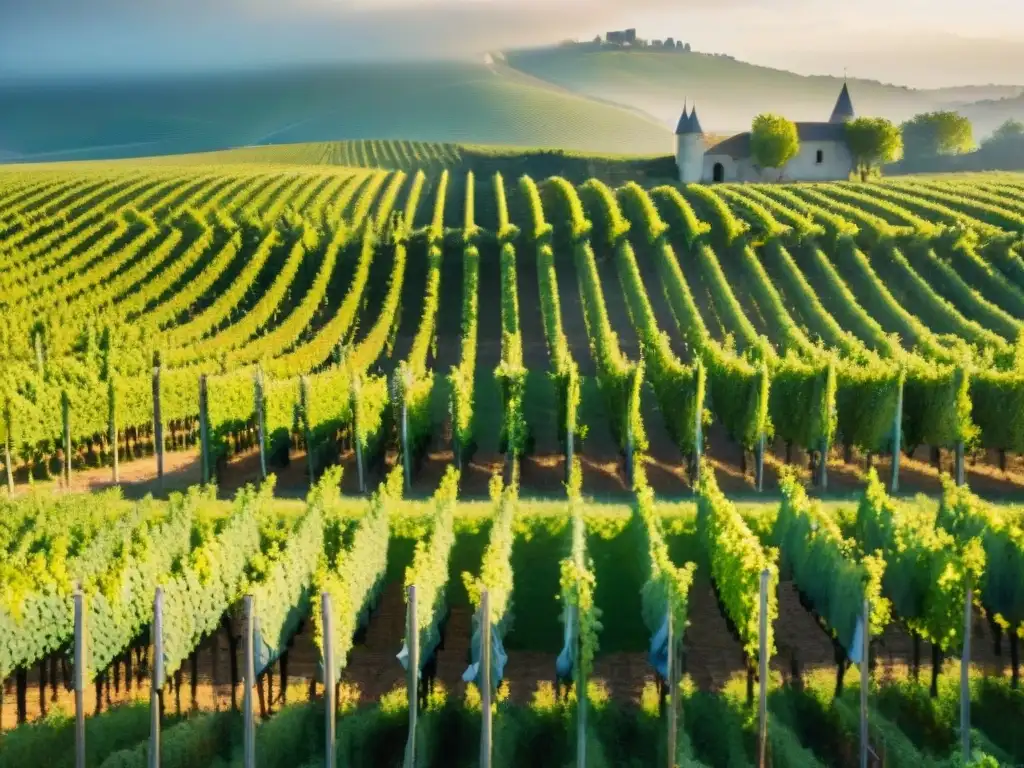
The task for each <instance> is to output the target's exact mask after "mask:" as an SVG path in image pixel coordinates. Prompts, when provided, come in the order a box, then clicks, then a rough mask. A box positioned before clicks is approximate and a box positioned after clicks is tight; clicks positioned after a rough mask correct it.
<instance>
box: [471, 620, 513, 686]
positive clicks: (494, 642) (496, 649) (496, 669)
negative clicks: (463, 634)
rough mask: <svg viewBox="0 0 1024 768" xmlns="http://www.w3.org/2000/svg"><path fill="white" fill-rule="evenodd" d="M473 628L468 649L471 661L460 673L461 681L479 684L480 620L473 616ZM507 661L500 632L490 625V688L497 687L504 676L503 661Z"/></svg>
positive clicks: (496, 627)
mask: <svg viewBox="0 0 1024 768" xmlns="http://www.w3.org/2000/svg"><path fill="white" fill-rule="evenodd" d="M473 624H474V625H475V626H474V629H473V637H472V640H471V641H470V649H471V652H472V656H471V658H472V659H473V663H472V664H470V665H469V666H468V667H467V668H466V671H465V672H464V673H463V675H462V680H463V682H466V683H476V684H477V686H480V683H481V680H480V658H481V654H480V646H481V642H482V639H483V638H482V637H481V631H480V622H479V620H478V619H477V618H476V617H474V619H473ZM507 661H508V654H506V653H505V646H504V644H503V643H502V641H501V633H500V632H499V631H498V626H494V625H492V626H491V690H492V691H493V690H496V689H497V688H498V683H500V682H501V681H502V679H503V678H504V676H505V663H506V662H507Z"/></svg>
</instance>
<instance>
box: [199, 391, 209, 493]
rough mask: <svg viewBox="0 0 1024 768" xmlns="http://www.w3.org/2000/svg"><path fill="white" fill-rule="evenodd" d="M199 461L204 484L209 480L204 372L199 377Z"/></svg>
mask: <svg viewBox="0 0 1024 768" xmlns="http://www.w3.org/2000/svg"><path fill="white" fill-rule="evenodd" d="M199 463H200V464H201V465H202V470H203V485H206V484H207V483H209V482H210V402H209V390H208V388H207V380H206V374H205V373H204V374H203V375H202V376H200V377H199Z"/></svg>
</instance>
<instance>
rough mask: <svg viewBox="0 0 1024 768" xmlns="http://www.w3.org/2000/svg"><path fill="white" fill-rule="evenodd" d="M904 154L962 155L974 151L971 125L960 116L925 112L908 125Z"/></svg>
mask: <svg viewBox="0 0 1024 768" xmlns="http://www.w3.org/2000/svg"><path fill="white" fill-rule="evenodd" d="M902 129H903V146H904V152H905V153H906V154H907V155H908V156H916V157H934V156H935V155H960V154H963V153H965V152H970V151H971V150H972V149H974V129H973V127H972V126H971V121H970V120H968V119H967V118H966V117H963V116H962V115H960V114H958V113H956V112H950V111H946V112H925V113H922V114H920V115H915V116H914V117H913V118H911V119H910V120H908V121H907V122H905V123H904V124H903V126H902Z"/></svg>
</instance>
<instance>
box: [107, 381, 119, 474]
mask: <svg viewBox="0 0 1024 768" xmlns="http://www.w3.org/2000/svg"><path fill="white" fill-rule="evenodd" d="M107 400H108V402H109V406H110V413H109V414H108V417H109V419H108V420H109V423H110V449H111V451H112V453H111V455H110V458H111V465H112V471H113V475H114V485H117V484H118V483H120V482H121V465H120V458H121V446H120V443H119V442H118V439H117V382H116V381H115V379H114V375H113V373H111V374H110V378H109V379H107Z"/></svg>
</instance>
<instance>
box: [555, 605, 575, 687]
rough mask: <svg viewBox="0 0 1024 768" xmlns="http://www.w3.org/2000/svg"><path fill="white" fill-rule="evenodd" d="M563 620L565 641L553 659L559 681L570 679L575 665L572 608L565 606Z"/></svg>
mask: <svg viewBox="0 0 1024 768" xmlns="http://www.w3.org/2000/svg"><path fill="white" fill-rule="evenodd" d="M563 618H564V620H565V631H564V638H565V641H564V643H563V645H562V652H561V653H560V654H558V658H557V659H555V673H556V674H557V675H558V678H559V679H565V678H568V677H572V669H573V665H574V664H575V663H576V622H575V621H574V612H573V606H571V605H566V606H565V612H564V616H563Z"/></svg>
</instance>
